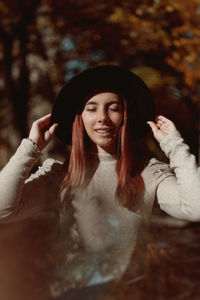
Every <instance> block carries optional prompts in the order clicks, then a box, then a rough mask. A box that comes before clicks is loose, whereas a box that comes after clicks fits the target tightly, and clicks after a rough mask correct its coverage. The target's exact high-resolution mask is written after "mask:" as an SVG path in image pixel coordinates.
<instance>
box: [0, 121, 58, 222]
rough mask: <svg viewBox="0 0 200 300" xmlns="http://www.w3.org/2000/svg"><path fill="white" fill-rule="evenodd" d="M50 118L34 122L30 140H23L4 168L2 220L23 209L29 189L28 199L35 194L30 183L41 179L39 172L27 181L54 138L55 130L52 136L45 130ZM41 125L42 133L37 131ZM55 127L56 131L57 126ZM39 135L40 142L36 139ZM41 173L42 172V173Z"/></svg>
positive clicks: (0, 192)
mask: <svg viewBox="0 0 200 300" xmlns="http://www.w3.org/2000/svg"><path fill="white" fill-rule="evenodd" d="M48 118H49V117H47V116H46V117H43V118H41V119H39V120H38V121H36V122H34V124H33V126H32V129H31V132H30V135H29V138H30V139H23V140H22V143H21V145H20V146H19V148H18V149H17V151H16V153H15V154H14V155H13V157H12V158H11V159H10V160H9V162H8V163H7V165H6V166H5V167H4V168H3V170H2V171H1V173H0V218H1V219H4V218H7V217H8V216H11V215H15V214H16V213H17V212H18V211H19V210H20V209H21V208H22V207H21V204H22V202H23V201H22V198H23V196H24V193H25V191H27V189H28V187H30V189H29V193H28V194H29V197H27V198H28V199H29V198H31V195H32V194H33V193H34V190H35V189H34V187H33V186H32V187H31V186H30V183H28V182H33V178H35V179H36V178H37V177H39V176H37V175H38V172H36V176H31V177H30V180H27V184H25V181H26V179H27V178H28V176H29V173H30V170H31V168H32V166H33V165H34V163H35V162H36V160H37V159H38V158H39V156H40V154H41V152H40V150H42V149H43V148H44V147H45V145H46V144H47V143H48V142H49V141H50V140H51V138H52V136H53V133H54V130H53V131H52V134H51V136H50V134H49V135H48V134H46V130H44V129H45V128H46V127H47V124H48ZM44 122H46V123H47V124H45V126H46V127H44ZM41 123H42V124H43V126H41ZM39 124H40V131H39V130H37V129H36V128H37V127H39ZM37 125H38V126H37ZM53 126H54V127H53V129H54V128H55V125H53ZM41 129H43V133H41V131H42V130H41ZM50 129H51V128H50ZM50 129H49V130H50ZM33 133H34V134H33ZM37 135H38V140H37V139H36V136H37ZM39 137H40V140H39ZM31 139H32V140H31ZM45 143H46V144H45ZM40 173H42V172H41V171H40ZM40 175H41V174H40ZM31 190H32V194H31ZM26 194H27V193H26ZM24 199H25V197H24Z"/></svg>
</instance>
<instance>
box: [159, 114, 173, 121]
mask: <svg viewBox="0 0 200 300" xmlns="http://www.w3.org/2000/svg"><path fill="white" fill-rule="evenodd" d="M157 119H158V120H159V121H162V122H171V120H170V119H167V118H166V117H164V116H162V115H159V116H157Z"/></svg>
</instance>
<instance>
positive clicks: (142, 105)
mask: <svg viewBox="0 0 200 300" xmlns="http://www.w3.org/2000/svg"><path fill="white" fill-rule="evenodd" d="M108 91H109V92H114V93H117V94H119V95H121V96H123V97H124V99H125V100H126V102H127V111H128V124H129V129H130V133H131V139H133V140H137V139H140V138H142V137H144V136H145V135H146V134H147V133H148V131H149V126H148V125H147V124H146V122H147V121H149V120H154V119H155V105H154V100H153V97H152V94H151V92H150V90H149V88H148V87H147V86H146V84H145V83H144V82H143V81H142V80H141V79H140V78H139V77H138V76H137V75H135V74H134V73H132V72H130V71H128V70H126V69H124V68H121V67H119V66H113V65H105V66H98V67H94V68H91V69H87V70H86V71H83V72H82V73H80V74H79V75H77V76H75V77H73V78H72V79H71V80H70V81H69V82H68V83H67V84H66V85H65V86H64V87H63V88H62V89H61V91H60V92H59V94H58V96H57V98H56V101H55V104H54V106H53V109H52V114H51V124H53V123H58V124H59V126H58V127H57V129H56V136H57V137H58V138H59V139H60V140H61V141H62V142H64V143H65V144H70V143H71V133H72V125H73V121H74V118H75V116H76V114H80V113H81V112H82V110H83V108H84V105H85V102H86V100H87V99H89V98H90V97H92V96H93V95H95V94H97V93H102V92H108Z"/></svg>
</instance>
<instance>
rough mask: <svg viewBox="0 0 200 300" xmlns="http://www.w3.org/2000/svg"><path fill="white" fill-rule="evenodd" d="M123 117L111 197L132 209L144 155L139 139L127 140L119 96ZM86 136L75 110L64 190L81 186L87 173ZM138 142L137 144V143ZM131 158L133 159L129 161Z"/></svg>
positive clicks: (140, 186) (136, 202)
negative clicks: (115, 179) (114, 183)
mask: <svg viewBox="0 0 200 300" xmlns="http://www.w3.org/2000/svg"><path fill="white" fill-rule="evenodd" d="M122 101H123V106H124V120H123V125H122V127H121V131H120V133H119V137H118V143H117V144H118V147H117V161H116V172H117V175H118V185H117V189H116V193H115V199H116V201H117V202H118V204H119V205H123V206H126V207H128V208H129V209H131V210H136V209H137V208H138V205H139V199H140V197H141V195H142V193H143V190H144V183H143V179H142V176H141V175H140V173H141V171H142V169H143V168H144V167H145V165H146V162H147V157H146V159H145V155H143V157H141V155H140V154H141V153H143V154H144V149H142V150H141V149H140V147H141V143H140V142H135V143H133V142H130V140H131V139H130V136H129V132H128V112H127V104H126V101H125V100H124V99H123V100H122ZM88 140H89V138H88V137H87V134H86V132H85V128H84V124H83V121H82V117H81V114H77V115H76V117H75V120H74V123H73V127H72V148H71V154H70V158H69V162H68V163H67V165H68V167H67V172H66V175H65V178H64V180H63V183H62V185H61V191H62V189H63V188H64V187H66V188H67V190H68V191H70V189H71V188H72V187H77V186H84V185H85V184H86V181H87V179H86V178H87V174H88V173H89V172H88V171H89V168H88V166H89V165H90V164H89V157H88V156H87V155H88V152H89V151H87V150H88V147H89V141H88ZM138 146H139V147H138ZM133 158H134V161H133Z"/></svg>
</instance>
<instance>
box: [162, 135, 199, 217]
mask: <svg viewBox="0 0 200 300" xmlns="http://www.w3.org/2000/svg"><path fill="white" fill-rule="evenodd" d="M160 147H161V149H162V150H163V151H164V153H165V154H166V156H167V157H168V158H169V166H166V165H165V168H164V169H165V170H164V171H163V172H160V173H163V174H164V176H163V179H162V180H160V182H159V184H158V186H157V199H158V203H159V205H160V207H161V209H162V210H164V211H165V212H167V213H168V214H169V215H171V216H173V217H175V218H180V219H183V220H188V221H200V168H199V167H198V166H197V162H196V159H195V156H194V155H193V154H191V153H190V149H189V146H188V145H187V144H185V142H184V140H183V138H182V137H181V135H180V133H179V132H178V131H173V132H172V133H170V134H169V135H168V136H166V137H165V138H164V139H163V140H162V141H161V143H160ZM169 167H170V168H169Z"/></svg>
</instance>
